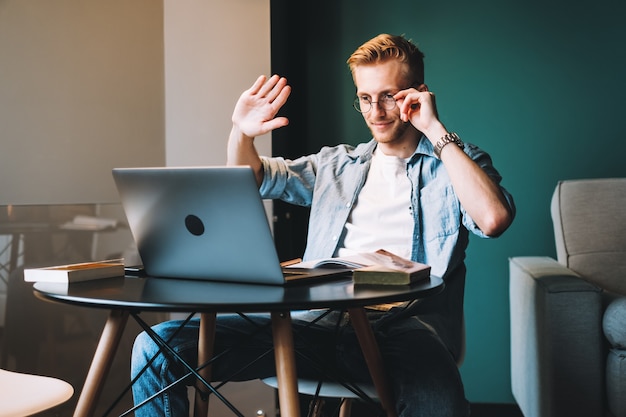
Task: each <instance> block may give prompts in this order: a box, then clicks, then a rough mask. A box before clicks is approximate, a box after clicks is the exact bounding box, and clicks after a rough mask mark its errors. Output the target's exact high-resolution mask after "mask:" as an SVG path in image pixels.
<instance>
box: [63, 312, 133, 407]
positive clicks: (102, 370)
mask: <svg viewBox="0 0 626 417" xmlns="http://www.w3.org/2000/svg"><path fill="white" fill-rule="evenodd" d="M127 322H128V311H124V310H111V312H110V313H109V317H108V319H107V321H106V324H105V325H104V329H103V330H102V335H101V336H100V341H99V342H98V347H97V348H96V352H95V353H94V356H93V360H92V362H91V366H90V367H89V372H88V373H87V378H86V379H85V384H84V385H83V390H82V391H81V393H80V397H79V398H78V403H77V404H76V409H75V410H74V417H87V416H92V415H93V413H94V411H95V408H96V403H97V402H98V399H99V397H100V394H101V392H102V387H103V386H104V382H105V380H106V377H107V374H108V373H109V369H110V368H111V363H112V362H113V358H114V357H115V352H116V351H117V347H118V346H119V343H120V339H121V337H122V334H123V333H124V328H125V327H126V323H127Z"/></svg>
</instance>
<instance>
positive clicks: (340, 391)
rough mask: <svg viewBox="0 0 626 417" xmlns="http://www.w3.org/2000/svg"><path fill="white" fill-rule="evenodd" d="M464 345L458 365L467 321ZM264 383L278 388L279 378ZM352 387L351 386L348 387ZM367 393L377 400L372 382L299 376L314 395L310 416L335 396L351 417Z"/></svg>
mask: <svg viewBox="0 0 626 417" xmlns="http://www.w3.org/2000/svg"><path fill="white" fill-rule="evenodd" d="M462 329H463V336H462V339H461V340H462V341H463V345H462V346H461V354H460V355H459V358H458V359H457V362H456V363H457V366H458V367H460V366H461V365H462V364H463V361H464V359H465V322H464V323H463V327H462ZM262 381H263V383H265V384H266V385H269V386H270V387H273V388H278V380H277V378H276V377H275V376H274V377H269V378H264V379H262ZM348 387H350V388H348ZM359 391H360V392H361V393H363V394H365V396H366V397H368V398H370V399H372V400H377V399H378V394H377V393H376V388H375V387H374V385H373V384H370V383H358V384H356V383H346V384H345V385H344V384H341V383H339V382H333V381H317V380H313V379H304V378H298V392H299V393H300V394H303V395H308V396H311V397H313V399H312V400H311V405H310V406H309V409H310V413H309V416H310V417H320V416H321V415H322V414H321V410H322V407H323V400H322V398H334V399H339V400H340V406H339V416H338V417H350V415H351V411H352V401H353V400H359V399H360V398H361V396H360V395H359V394H357V393H358V392H359Z"/></svg>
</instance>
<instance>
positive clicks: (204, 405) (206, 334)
mask: <svg viewBox="0 0 626 417" xmlns="http://www.w3.org/2000/svg"><path fill="white" fill-rule="evenodd" d="M215 324H216V315H215V313H202V314H201V315H200V334H199V335H198V365H202V364H203V363H206V362H207V361H209V360H210V359H211V357H213V346H214V343H213V341H214V339H215ZM198 373H199V374H200V376H202V378H204V379H205V380H207V381H209V382H210V381H211V365H208V366H205V367H204V368H202V369H201V370H200V371H198ZM208 413H209V399H208V393H207V388H206V387H205V386H204V384H203V383H202V382H201V381H197V382H196V397H195V402H194V408H193V415H194V417H207V415H208Z"/></svg>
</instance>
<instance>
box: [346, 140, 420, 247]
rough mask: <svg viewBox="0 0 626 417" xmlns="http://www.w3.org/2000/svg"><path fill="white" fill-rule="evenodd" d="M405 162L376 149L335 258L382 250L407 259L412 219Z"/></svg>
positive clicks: (409, 182) (409, 186)
mask: <svg viewBox="0 0 626 417" xmlns="http://www.w3.org/2000/svg"><path fill="white" fill-rule="evenodd" d="M407 161H408V160H407V159H404V158H399V157H396V156H389V155H385V154H383V153H382V152H381V151H380V150H379V149H376V150H375V152H374V155H373V157H372V164H371V166H370V170H369V172H368V174H367V179H366V181H365V185H363V188H362V189H361V192H360V193H359V196H358V197H357V201H356V203H355V205H354V207H353V208H352V212H351V213H350V217H349V218H348V222H347V223H346V226H345V231H344V241H343V247H342V248H339V250H338V253H337V256H350V255H353V254H355V253H359V252H373V251H376V250H378V249H381V248H382V249H386V250H388V251H389V252H392V253H395V254H396V255H399V256H401V257H403V258H407V259H410V258H411V246H412V241H413V215H412V213H411V187H412V185H411V181H410V180H409V178H408V177H407V171H406V164H407Z"/></svg>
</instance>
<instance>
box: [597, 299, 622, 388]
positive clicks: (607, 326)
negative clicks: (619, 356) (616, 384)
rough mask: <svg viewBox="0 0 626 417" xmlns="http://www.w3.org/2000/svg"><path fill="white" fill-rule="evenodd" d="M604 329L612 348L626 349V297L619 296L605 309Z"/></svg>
mask: <svg viewBox="0 0 626 417" xmlns="http://www.w3.org/2000/svg"><path fill="white" fill-rule="evenodd" d="M602 329H603V331H604V335H605V336H606V338H607V340H608V341H609V343H610V344H611V347H612V348H615V349H626V298H618V299H616V300H613V301H612V302H611V304H609V306H608V307H607V308H606V310H605V311H604V318H603V320H602ZM622 353H623V354H626V352H622ZM625 388H626V387H625ZM624 393H625V394H626V391H624Z"/></svg>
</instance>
